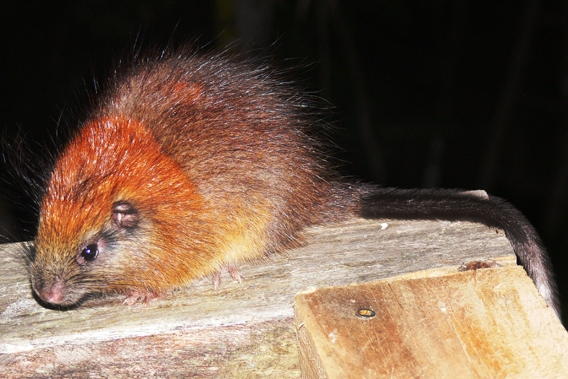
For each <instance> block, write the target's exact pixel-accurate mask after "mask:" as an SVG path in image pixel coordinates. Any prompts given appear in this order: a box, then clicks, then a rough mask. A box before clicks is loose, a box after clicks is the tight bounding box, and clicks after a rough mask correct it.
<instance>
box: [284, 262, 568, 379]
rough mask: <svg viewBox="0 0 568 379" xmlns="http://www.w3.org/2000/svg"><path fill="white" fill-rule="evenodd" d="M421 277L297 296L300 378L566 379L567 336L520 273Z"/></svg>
mask: <svg viewBox="0 0 568 379" xmlns="http://www.w3.org/2000/svg"><path fill="white" fill-rule="evenodd" d="M423 274H424V276H425V277H420V276H422V275H421V274H420V273H415V274H414V275H413V277H411V278H409V276H408V275H403V276H401V277H397V278H390V279H384V280H380V281H376V282H373V283H367V284H354V285H350V286H339V287H329V288H321V289H318V290H316V291H311V292H309V291H307V292H303V293H300V294H298V295H297V296H296V299H295V302H296V303H295V310H296V318H295V324H296V328H297V333H298V340H299V343H300V356H301V366H302V372H303V376H302V377H303V378H306V379H308V378H309V379H314V378H329V379H333V378H341V379H350V378H353V379H355V378H357V379H359V378H419V377H420V378H422V377H423V378H465V379H467V378H527V379H529V378H530V379H533V378H567V377H568V333H567V332H566V330H565V329H564V327H563V326H562V325H561V323H560V322H559V320H558V319H557V318H556V315H555V314H554V312H553V311H552V310H550V309H549V308H548V307H547V306H546V303H545V302H544V300H543V299H542V297H541V296H540V295H539V294H538V292H537V290H536V287H535V286H534V284H533V282H532V280H531V279H530V278H529V277H528V276H527V275H526V273H525V271H524V270H523V269H522V268H521V267H519V266H516V267H498V268H489V269H481V270H477V271H465V272H457V273H452V274H445V275H439V274H440V273H439V272H432V271H428V272H425V273H423ZM360 308H364V309H370V310H373V311H375V312H376V315H375V316H374V317H371V318H361V317H358V316H357V315H356V313H357V310H358V309H360Z"/></svg>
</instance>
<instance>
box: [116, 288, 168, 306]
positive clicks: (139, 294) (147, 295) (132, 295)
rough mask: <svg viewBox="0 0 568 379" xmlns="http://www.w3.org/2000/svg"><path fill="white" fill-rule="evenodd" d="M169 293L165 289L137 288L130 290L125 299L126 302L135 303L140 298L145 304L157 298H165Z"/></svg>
mask: <svg viewBox="0 0 568 379" xmlns="http://www.w3.org/2000/svg"><path fill="white" fill-rule="evenodd" d="M166 295H167V293H166V292H164V291H153V292H151V291H146V292H144V291H141V290H137V289H133V290H130V292H128V293H127V294H126V298H125V299H124V304H128V305H134V304H136V302H137V301H138V300H140V302H141V303H142V304H144V305H148V304H150V303H151V302H152V301H153V300H155V299H163V298H164V297H166Z"/></svg>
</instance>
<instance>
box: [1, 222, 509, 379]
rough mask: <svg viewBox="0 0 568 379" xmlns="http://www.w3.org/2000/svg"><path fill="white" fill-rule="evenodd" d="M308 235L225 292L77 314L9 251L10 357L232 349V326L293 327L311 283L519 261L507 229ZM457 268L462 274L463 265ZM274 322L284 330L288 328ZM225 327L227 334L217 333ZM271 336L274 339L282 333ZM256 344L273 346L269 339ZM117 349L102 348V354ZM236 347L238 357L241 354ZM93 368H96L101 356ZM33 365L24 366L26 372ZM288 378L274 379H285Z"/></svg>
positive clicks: (98, 304)
mask: <svg viewBox="0 0 568 379" xmlns="http://www.w3.org/2000/svg"><path fill="white" fill-rule="evenodd" d="M305 238H306V241H307V243H306V245H305V246H303V247H300V248H297V249H293V250H290V251H288V252H286V253H285V254H278V255H273V256H270V257H268V258H267V259H266V260H265V261H262V262H250V263H244V264H242V265H241V266H240V268H241V273H242V274H243V276H244V280H243V281H242V282H241V283H236V282H233V281H231V280H230V278H229V276H228V275H224V276H223V280H224V282H223V284H222V285H221V288H220V289H219V290H214V289H213V287H212V285H211V280H210V279H209V278H205V279H203V280H200V281H197V282H196V283H195V284H193V285H192V286H190V287H188V288H187V289H183V290H179V291H177V292H176V293H174V294H172V295H171V296H170V297H169V298H168V299H164V300H160V301H156V302H153V303H152V304H150V305H149V306H143V305H140V304H137V305H134V306H126V305H123V304H122V298H121V297H115V298H107V299H94V300H92V301H89V302H87V303H85V304H84V306H82V307H81V308H79V309H76V310H73V311H68V312H59V311H53V310H48V309H45V308H42V307H41V306H39V305H38V304H37V303H36V302H35V301H34V300H33V298H32V296H31V292H30V286H29V279H28V276H27V273H26V268H25V265H24V263H23V259H22V258H20V256H21V254H20V253H18V248H17V245H6V246H4V247H0V354H4V355H2V357H3V359H7V360H8V362H12V363H10V364H16V363H14V362H26V360H27V358H25V357H28V355H26V354H35V353H38V354H39V353H41V352H45V353H50V354H55V355H54V356H55V357H56V358H54V359H55V360H54V361H53V362H51V363H49V364H47V363H46V365H47V366H45V367H43V368H38V369H41V370H43V372H46V373H49V372H56V371H57V370H60V369H61V367H65V366H66V365H67V363H66V361H65V360H64V359H63V360H58V358H57V357H60V356H66V354H63V353H62V354H59V353H58V351H68V350H69V349H71V348H77V349H83V348H84V347H85V346H86V345H87V344H88V346H89V349H94V347H93V346H94V344H103V343H110V342H113V341H117V340H120V339H133V338H134V339H135V338H140V337H148V338H149V336H160V335H172V336H173V337H172V338H174V337H175V335H177V334H178V333H189V337H187V338H190V339H191V340H195V339H197V338H198V337H196V335H195V334H193V333H198V334H199V333H203V334H204V335H206V336H210V337H207V338H205V337H204V339H203V341H204V342H203V343H204V344H205V345H207V344H210V347H211V349H212V350H210V352H211V354H213V352H214V351H216V350H219V346H223V343H225V344H226V345H227V346H229V345H230V342H231V341H229V340H228V339H227V337H226V336H225V335H224V334H223V333H222V331H223V330H225V329H227V328H243V329H246V328H247V327H251V328H254V325H264V327H265V328H269V326H270V325H280V324H279V323H280V322H288V324H289V325H291V324H290V322H291V320H292V318H293V298H294V295H295V294H296V293H298V292H299V291H302V290H304V289H306V288H311V287H325V286H335V285H345V284H350V283H360V282H368V281H372V280H376V279H379V278H385V277H390V276H393V275H397V274H401V273H410V272H413V271H417V270H423V269H427V268H432V267H446V266H456V265H460V264H461V263H463V262H468V261H470V260H478V259H497V260H502V262H503V263H502V264H515V257H514V256H513V255H512V249H511V247H510V244H509V242H508V241H507V240H506V238H505V237H504V236H503V234H502V233H501V232H499V233H498V234H497V233H496V232H495V230H492V229H489V228H487V227H485V226H482V225H479V224H473V223H466V222H455V223H452V222H442V221H440V222H424V221H371V220H361V219H353V220H350V221H347V222H343V223H339V224H334V225H328V226H326V227H316V228H311V229H309V230H307V231H306V232H305ZM452 270H454V271H455V267H454V268H453V269H452ZM286 320H287V321H286ZM274 328H276V329H277V330H279V333H283V332H282V331H283V330H285V329H286V328H279V327H276V326H275V327H274ZM274 328H273V330H276V329H274ZM215 333H218V337H213V336H214V335H215ZM288 333H290V336H291V337H290V338H294V337H293V333H294V331H293V328H290V329H288ZM263 335H264V336H266V338H268V339H269V338H271V337H270V336H271V335H273V334H271V333H268V332H266V333H264V334H263ZM180 338H181V337H180ZM184 338H185V337H184ZM240 340H241V339H236V340H235V341H240ZM212 341H217V342H218V343H219V344H220V345H219V344H217V345H216V344H214V343H213V342H212ZM256 343H257V344H258V346H273V345H271V344H270V342H269V341H264V342H263V343H260V342H258V341H257V342H256ZM181 345H183V344H180V346H181ZM101 346H102V345H101ZM267 349H268V348H267ZM274 349H275V350H274V351H272V350H270V349H269V351H272V353H274V354H276V355H278V354H279V353H278V348H276V347H275V348H274ZM111 350H112V349H111ZM111 350H105V349H102V350H101V354H103V353H104V352H105V351H111ZM158 350H159V349H158ZM229 350H230V349H229ZM284 350H285V349H283V351H284ZM231 351H234V352H235V354H237V355H238V354H240V353H239V352H240V351H241V350H239V348H234V349H233V350H231ZM79 354H82V353H79ZM108 354H110V352H109V353H108ZM156 354H157V355H159V354H158V352H156ZM247 354H248V355H247ZM281 354H284V355H286V354H292V356H294V354H296V355H295V357H296V360H297V359H298V357H297V352H296V353H294V352H293V351H292V350H286V352H285V353H284V352H282V353H281ZM237 355H228V358H230V359H232V360H236V361H238V360H239V359H241V358H242V359H243V360H241V362H243V361H246V360H247V359H248V361H247V362H249V363H250V365H251V367H255V366H254V359H253V358H254V357H253V356H251V355H250V352H249V353H247V350H246V349H243V350H242V355H240V356H237ZM7 356H9V358H7ZM20 358H21V359H22V360H20ZM281 358H283V359H284V356H281ZM101 359H102V358H101ZM109 359H110V358H109ZM103 361H104V360H101V362H103ZM166 362H167V360H166ZM207 362H208V361H206V360H204V361H202V365H203V366H204V367H206V366H207V365H208V363H207ZM0 363H1V362H0ZM93 365H95V366H96V360H93ZM101 365H102V363H101ZM23 367H24V366H22V367H20V366H18V368H19V369H22V370H24V368H23ZM26 367H27V366H26ZM29 367H31V366H29ZM46 367H47V368H46ZM101 367H102V366H101ZM191 367H192V366H189V367H188V368H187V370H191ZM215 367H218V366H215ZM161 369H162V370H164V372H168V370H169V369H170V368H168V367H166V365H165V364H164V367H162V368H161ZM50 370H51V371H50ZM219 370H221V369H219ZM251 370H253V369H252V368H251ZM245 371H246V370H245ZM25 372H27V371H25V370H24V371H22V373H25ZM191 372H193V371H188V373H191ZM195 372H197V371H195ZM249 373H250V372H249ZM296 373H297V374H298V375H299V372H296ZM196 375H197V374H196ZM243 375H244V374H243ZM278 375H280V374H274V376H273V377H275V378H276V377H284V376H281V375H280V376H278ZM46 376H49V375H48V374H46ZM109 376H113V375H110V374H109ZM213 376H214V375H213ZM118 377H120V375H119V376H118ZM235 377H236V376H235ZM243 377H246V376H243Z"/></svg>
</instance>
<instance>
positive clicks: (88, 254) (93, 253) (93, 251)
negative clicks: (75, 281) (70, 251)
mask: <svg viewBox="0 0 568 379" xmlns="http://www.w3.org/2000/svg"><path fill="white" fill-rule="evenodd" d="M97 255H99V246H98V245H97V244H96V243H92V244H90V245H87V247H85V248H84V249H83V251H81V257H82V258H83V259H84V260H85V261H87V262H88V261H92V260H94V259H95V258H96V257H97Z"/></svg>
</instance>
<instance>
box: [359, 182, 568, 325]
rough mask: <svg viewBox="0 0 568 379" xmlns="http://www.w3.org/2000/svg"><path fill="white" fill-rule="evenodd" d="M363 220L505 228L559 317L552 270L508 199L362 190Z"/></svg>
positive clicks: (426, 191)
mask: <svg viewBox="0 0 568 379" xmlns="http://www.w3.org/2000/svg"><path fill="white" fill-rule="evenodd" d="M361 192H362V193H361V198H360V201H361V202H360V207H361V208H360V210H359V212H360V213H359V214H360V216H362V217H364V218H393V219H422V220H447V221H472V222H478V223H482V224H485V225H487V226H489V227H495V228H499V229H503V230H504V232H505V235H506V236H507V238H508V239H509V241H510V242H511V245H512V246H513V249H514V251H515V254H516V255H517V258H518V259H519V261H520V263H521V264H522V265H523V267H524V268H525V270H526V271H527V272H528V274H529V276H530V277H531V278H532V279H533V281H534V282H535V284H536V286H537V288H538V290H539V292H540V294H541V295H542V297H544V299H545V300H546V302H547V304H548V305H549V306H550V307H551V308H552V309H553V310H554V311H555V312H556V314H557V315H558V317H559V318H560V307H559V302H558V296H557V290H556V285H555V282H554V279H553V270H552V266H551V263H550V260H549V258H548V255H547V253H546V250H545V249H544V247H543V245H542V243H541V241H540V238H539V236H538V234H537V232H536V230H535V229H534V227H533V226H532V225H531V224H530V222H529V221H528V220H527V219H526V218H525V216H523V214H522V213H521V212H520V211H519V210H517V209H516V208H515V207H514V206H512V205H511V204H509V203H508V202H506V201H505V200H503V199H501V198H498V197H494V196H487V195H486V194H485V193H484V192H482V191H479V192H481V193H476V191H469V192H468V191H460V190H447V189H412V190H405V189H397V188H376V187H375V188H372V189H370V188H366V189H364V190H363V191H361Z"/></svg>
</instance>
